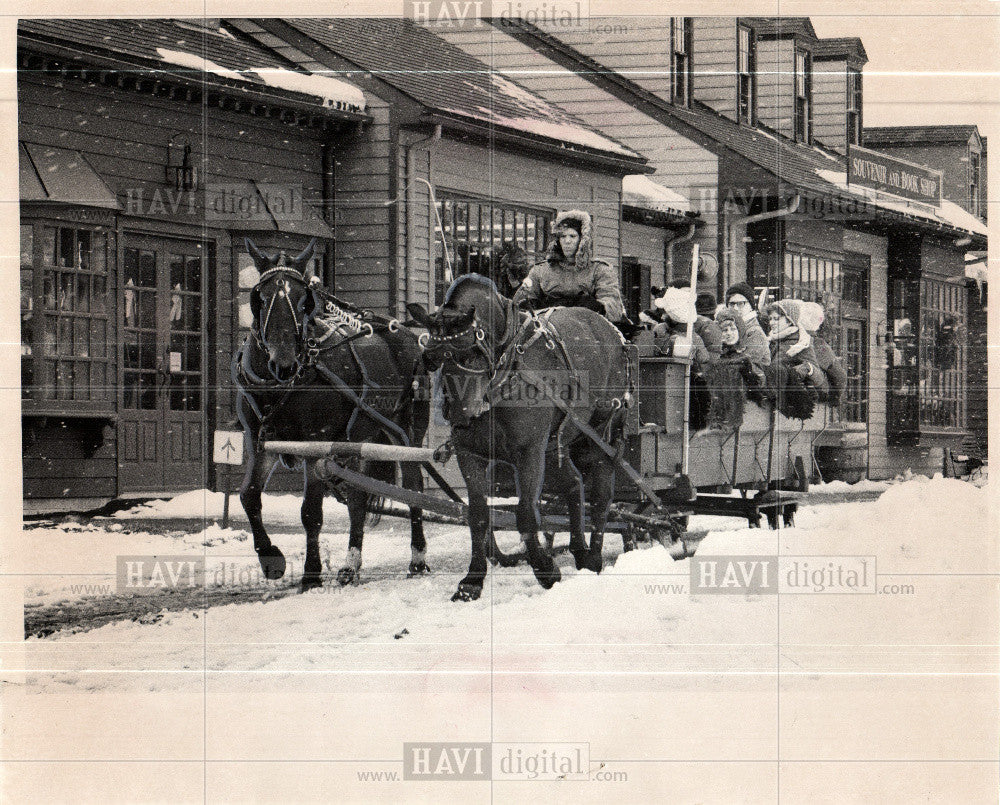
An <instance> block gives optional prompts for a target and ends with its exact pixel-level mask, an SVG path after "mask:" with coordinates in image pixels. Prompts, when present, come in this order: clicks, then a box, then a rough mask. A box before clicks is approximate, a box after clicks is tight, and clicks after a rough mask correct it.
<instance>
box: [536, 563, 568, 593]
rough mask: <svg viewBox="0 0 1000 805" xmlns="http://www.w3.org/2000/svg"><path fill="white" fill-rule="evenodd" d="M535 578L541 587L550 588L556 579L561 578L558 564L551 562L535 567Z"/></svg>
mask: <svg viewBox="0 0 1000 805" xmlns="http://www.w3.org/2000/svg"><path fill="white" fill-rule="evenodd" d="M535 578H536V579H538V583H539V584H541V585H542V589H545V590H551V589H552V588H553V587H554V586H555V583H556V582H557V581H560V580H561V579H562V573H560V572H559V566H558V565H557V564H556V563H555V562H552V563H550V565H549V566H548V567H542V568H535Z"/></svg>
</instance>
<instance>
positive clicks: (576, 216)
mask: <svg viewBox="0 0 1000 805" xmlns="http://www.w3.org/2000/svg"><path fill="white" fill-rule="evenodd" d="M552 233H553V234H554V235H555V238H554V239H553V241H552V244H551V245H550V246H549V251H548V254H547V255H546V260H545V262H544V263H538V264H537V265H535V266H533V267H532V269H531V270H530V271H529V272H528V276H527V277H525V278H524V281H523V282H522V283H521V286H520V287H519V288H518V289H517V292H516V293H515V294H514V304H515V305H524V306H525V307H531V308H535V309H539V308H543V307H555V306H563V307H589V308H590V309H591V310H596V311H597V312H598V313H603V314H604V316H605V317H606V318H607V319H608V320H609V321H612V322H615V323H619V322H622V321H623V320H625V305H624V304H623V303H622V294H621V288H620V287H619V282H618V272H617V271H615V269H614V267H613V266H612V265H611V264H610V263H606V262H605V261H603V260H598V259H596V258H595V257H594V256H593V250H594V244H593V229H592V224H591V220H590V214H589V213H586V212H583V211H582V210H567V211H565V212H561V213H559V214H558V215H557V216H556V220H555V222H554V223H553V224H552Z"/></svg>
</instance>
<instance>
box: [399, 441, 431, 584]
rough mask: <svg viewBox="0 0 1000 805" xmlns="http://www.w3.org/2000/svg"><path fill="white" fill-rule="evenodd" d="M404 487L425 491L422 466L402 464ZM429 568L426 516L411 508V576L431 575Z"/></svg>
mask: <svg viewBox="0 0 1000 805" xmlns="http://www.w3.org/2000/svg"><path fill="white" fill-rule="evenodd" d="M401 474H402V476H403V486H404V487H406V488H407V489H412V490H413V491H415V492H423V491H424V476H423V474H422V473H421V472H420V465H419V464H414V463H413V462H411V461H404V462H403V463H402V470H401ZM430 570H431V569H430V568H429V567H428V566H427V540H426V539H425V538H424V514H423V511H422V510H421V509H418V508H416V507H414V506H411V507H410V569H409V573H410V575H411V576H418V575H420V574H421V573H429V572H430Z"/></svg>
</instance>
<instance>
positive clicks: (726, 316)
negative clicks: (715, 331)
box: [715, 308, 747, 341]
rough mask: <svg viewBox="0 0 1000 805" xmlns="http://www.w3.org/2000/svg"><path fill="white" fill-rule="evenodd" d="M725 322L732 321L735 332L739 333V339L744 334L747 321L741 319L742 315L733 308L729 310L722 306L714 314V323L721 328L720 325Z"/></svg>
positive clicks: (741, 338)
mask: <svg viewBox="0 0 1000 805" xmlns="http://www.w3.org/2000/svg"><path fill="white" fill-rule="evenodd" d="M727 322H732V323H733V325H735V327H736V332H738V333H739V334H740V341H742V340H743V337H744V336H745V335H746V328H747V323H746V322H745V321H744V320H743V317H742V316H741V315H740V314H739V313H737V312H736V311H735V310H730V309H729V308H723V309H722V310H720V311H719V312H718V313H716V314H715V323H716V324H718V325H719V328H720V329H722V325H724V324H726V323H727Z"/></svg>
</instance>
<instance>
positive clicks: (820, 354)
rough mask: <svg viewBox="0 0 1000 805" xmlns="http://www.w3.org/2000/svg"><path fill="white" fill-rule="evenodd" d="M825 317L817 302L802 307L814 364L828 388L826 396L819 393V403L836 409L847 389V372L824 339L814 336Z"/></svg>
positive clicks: (821, 307)
mask: <svg viewBox="0 0 1000 805" xmlns="http://www.w3.org/2000/svg"><path fill="white" fill-rule="evenodd" d="M825 317H826V313H825V312H824V310H823V306H822V305H821V304H819V303H818V302H806V303H805V304H804V305H803V309H802V326H803V327H804V328H805V330H806V332H807V333H809V336H810V337H811V338H812V347H813V351H815V353H816V363H817V365H818V366H819V368H820V369H822V370H823V374H824V375H825V376H826V380H827V385H828V388H829V391H828V392H827V393H826V394H823V393H822V392H820V393H819V401H820V402H825V403H829V404H830V405H832V406H834V407H836V406H838V405H840V400H841V397H842V396H843V394H844V389H846V388H847V370H846V369H845V368H844V362H843V361H842V360H841V359H840V358H838V357H837V355H836V354H835V353H834V351H833V349H832V348H831V347H830V345H829V344H828V343H827V341H826V339H825V338H823V337H822V336H820V335H817V334H816V333H817V331H818V330H819V328H820V327H821V326H822V325H823V320H824V319H825ZM817 391H818V390H817Z"/></svg>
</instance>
